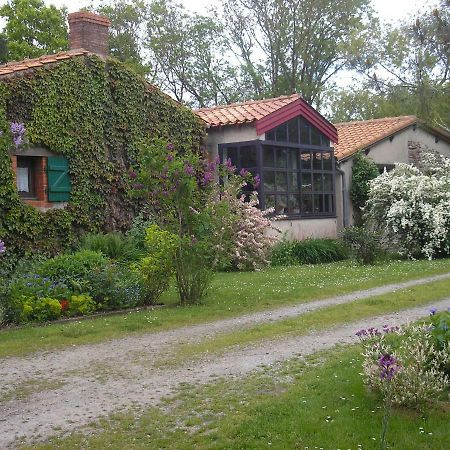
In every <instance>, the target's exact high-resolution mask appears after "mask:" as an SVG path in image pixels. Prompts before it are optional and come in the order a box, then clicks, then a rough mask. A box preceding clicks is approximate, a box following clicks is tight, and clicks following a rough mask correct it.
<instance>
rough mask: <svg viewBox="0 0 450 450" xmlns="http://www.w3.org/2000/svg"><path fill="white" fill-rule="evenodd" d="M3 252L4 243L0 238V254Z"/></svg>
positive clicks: (4, 248)
mask: <svg viewBox="0 0 450 450" xmlns="http://www.w3.org/2000/svg"><path fill="white" fill-rule="evenodd" d="M5 252H6V246H5V243H4V242H3V241H2V240H0V255H2V254H3V253H5Z"/></svg>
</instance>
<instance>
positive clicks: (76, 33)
mask: <svg viewBox="0 0 450 450" xmlns="http://www.w3.org/2000/svg"><path fill="white" fill-rule="evenodd" d="M68 19H69V43H70V49H71V50H74V49H76V48H84V49H85V50H87V51H89V52H92V53H96V54H97V55H100V56H108V54H109V50H108V28H109V25H110V23H111V22H110V21H109V19H108V18H107V17H106V16H100V15H98V14H94V13H91V12H85V11H79V12H74V13H72V14H69V16H68Z"/></svg>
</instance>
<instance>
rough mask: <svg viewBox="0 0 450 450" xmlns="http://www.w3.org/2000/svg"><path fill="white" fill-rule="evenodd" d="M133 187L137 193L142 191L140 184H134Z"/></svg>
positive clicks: (142, 187) (142, 186)
mask: <svg viewBox="0 0 450 450" xmlns="http://www.w3.org/2000/svg"><path fill="white" fill-rule="evenodd" d="M133 187H134V189H136V190H137V191H140V190H142V189H144V185H143V184H142V183H136V184H135V185H134V186H133Z"/></svg>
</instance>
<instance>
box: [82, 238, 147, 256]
mask: <svg viewBox="0 0 450 450" xmlns="http://www.w3.org/2000/svg"><path fill="white" fill-rule="evenodd" d="M81 249H83V250H91V251H94V252H98V253H102V254H103V255H105V256H107V257H108V258H110V259H112V260H115V261H133V260H136V259H138V258H139V256H140V255H141V252H140V251H139V249H138V248H137V246H136V244H135V242H134V241H133V240H132V239H129V238H127V237H125V236H124V235H123V234H121V233H118V232H113V233H107V234H101V233H98V234H87V235H85V236H84V237H83V241H82V244H81Z"/></svg>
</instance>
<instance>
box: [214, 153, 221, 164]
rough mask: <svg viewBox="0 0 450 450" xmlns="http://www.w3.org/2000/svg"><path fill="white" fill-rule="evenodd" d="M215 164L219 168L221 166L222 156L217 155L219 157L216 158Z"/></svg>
mask: <svg viewBox="0 0 450 450" xmlns="http://www.w3.org/2000/svg"><path fill="white" fill-rule="evenodd" d="M214 163H215V164H216V166H217V165H218V164H220V156H219V155H217V156H216V157H215V158H214Z"/></svg>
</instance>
